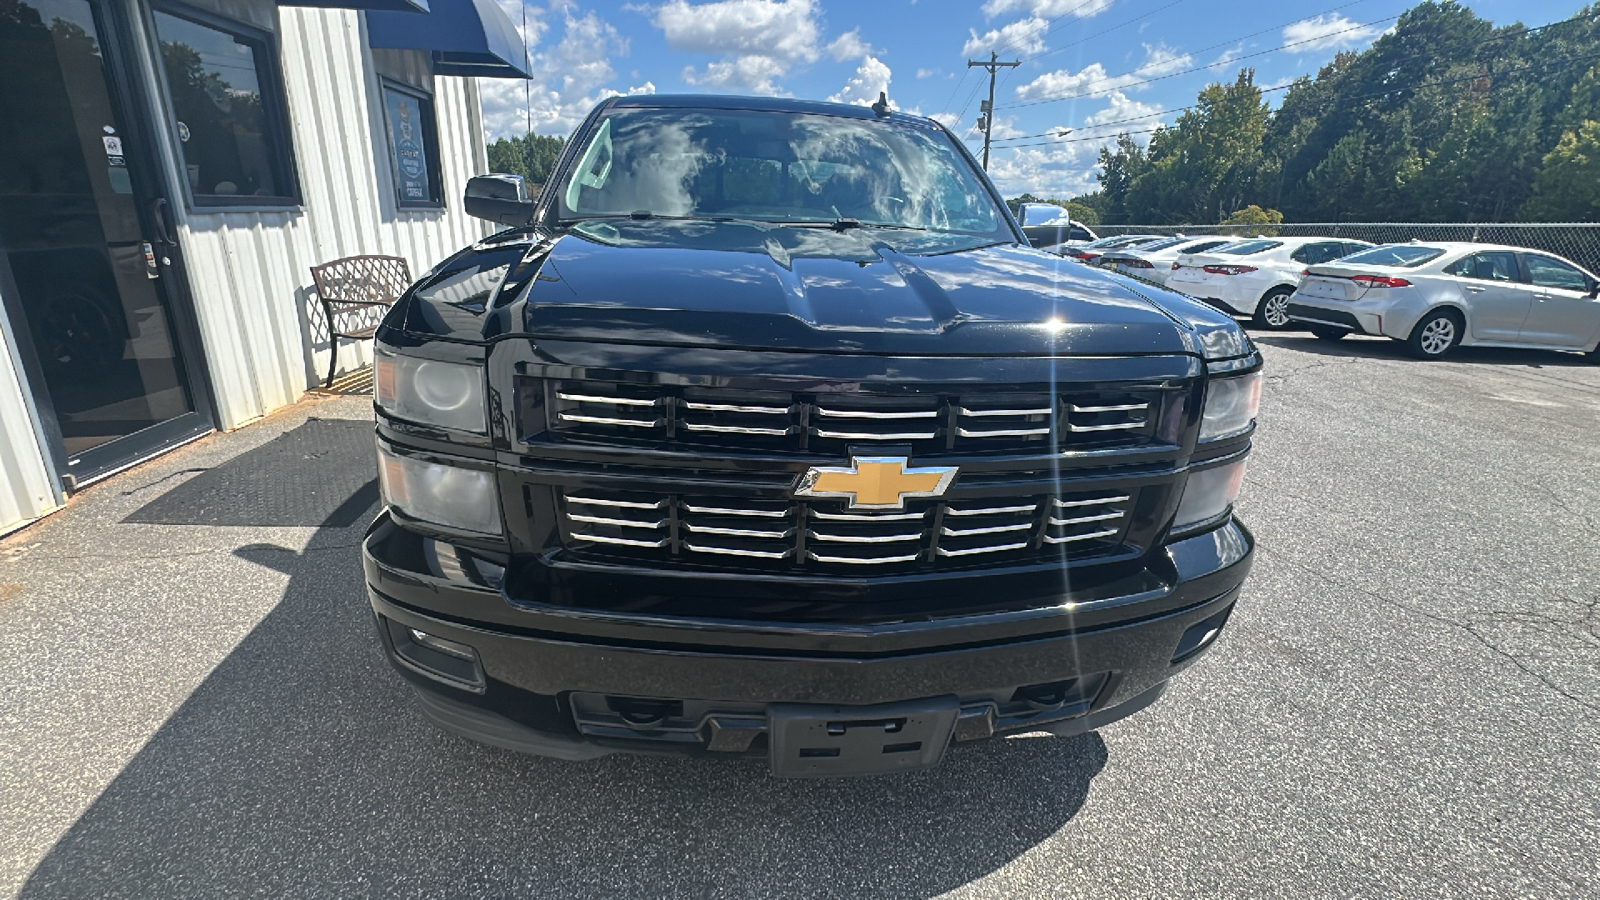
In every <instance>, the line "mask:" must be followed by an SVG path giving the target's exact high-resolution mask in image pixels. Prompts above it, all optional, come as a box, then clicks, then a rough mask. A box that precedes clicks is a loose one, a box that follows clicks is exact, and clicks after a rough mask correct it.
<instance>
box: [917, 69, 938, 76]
mask: <svg viewBox="0 0 1600 900" xmlns="http://www.w3.org/2000/svg"><path fill="white" fill-rule="evenodd" d="M937 74H939V70H938V69H918V70H917V77H918V78H932V77H933V76H935V75H937Z"/></svg>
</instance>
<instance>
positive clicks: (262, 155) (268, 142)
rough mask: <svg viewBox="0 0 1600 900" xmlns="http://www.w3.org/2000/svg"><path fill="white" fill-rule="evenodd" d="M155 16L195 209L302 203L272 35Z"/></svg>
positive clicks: (161, 12)
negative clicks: (295, 173) (200, 207)
mask: <svg viewBox="0 0 1600 900" xmlns="http://www.w3.org/2000/svg"><path fill="white" fill-rule="evenodd" d="M153 15H154V19H155V30H156V39H157V41H159V42H160V44H161V61H162V65H163V68H165V70H166V81H167V94H168V97H169V99H170V101H171V106H172V115H173V119H174V121H173V123H172V128H173V129H174V130H175V131H176V133H177V138H178V146H179V148H180V149H181V150H182V152H183V163H184V169H185V172H186V174H187V179H188V184H189V194H190V196H191V197H192V198H193V201H194V205H196V206H288V205H294V204H297V203H298V202H299V197H298V195H297V191H296V189H295V178H294V161H293V158H292V157H291V156H290V151H289V135H288V129H287V128H286V127H285V124H286V122H287V118H288V117H287V116H286V115H285V111H284V104H283V88H282V82H281V81H280V80H279V78H278V71H277V66H276V65H275V55H274V52H273V45H272V42H271V38H270V36H268V35H267V34H264V33H262V32H258V31H256V30H255V29H252V28H248V27H246V26H242V25H235V24H232V23H225V22H223V21H221V20H217V19H215V18H213V17H210V16H204V15H203V14H201V13H192V12H189V11H184V12H182V13H179V12H176V11H172V10H168V9H156V10H155V11H154V13H153ZM202 17H203V18H204V19H205V21H203V22H202V21H199V20H200V19H201V18H202Z"/></svg>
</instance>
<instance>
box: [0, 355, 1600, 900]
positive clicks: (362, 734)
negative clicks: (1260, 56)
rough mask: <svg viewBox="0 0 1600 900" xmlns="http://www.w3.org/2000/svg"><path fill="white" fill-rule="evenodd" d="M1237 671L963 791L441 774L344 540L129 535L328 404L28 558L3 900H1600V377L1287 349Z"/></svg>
mask: <svg viewBox="0 0 1600 900" xmlns="http://www.w3.org/2000/svg"><path fill="white" fill-rule="evenodd" d="M1260 343H1261V344H1262V346H1263V349H1264V352H1265V354H1266V358H1267V372H1268V379H1267V388H1266V393H1265V400H1264V404H1263V408H1262V412H1261V430H1260V432H1259V435H1258V438H1257V442H1256V451H1255V454H1254V456H1253V458H1252V462H1251V468H1250V471H1249V474H1248V479H1247V484H1248V489H1247V493H1246V495H1245V497H1244V499H1243V501H1242V503H1241V507H1242V512H1241V515H1242V517H1243V518H1244V519H1245V521H1246V522H1247V523H1248V524H1249V525H1250V526H1251V527H1252V528H1253V529H1254V530H1255V532H1256V535H1257V537H1258V538H1259V540H1260V545H1261V552H1260V554H1259V557H1258V560H1257V562H1256V568H1255V573H1254V575H1253V576H1252V578H1251V580H1250V581H1249V582H1248V583H1247V585H1246V587H1245V593H1244V599H1243V600H1242V602H1241V603H1240V606H1239V609H1238V612H1237V613H1236V614H1235V616H1234V618H1233V622H1232V625H1231V627H1230V628H1229V630H1228V632H1227V633H1226V634H1225V636H1224V638H1223V639H1222V641H1221V643H1220V645H1219V646H1218V647H1217V649H1216V650H1215V651H1214V652H1213V653H1212V654H1211V655H1210V656H1209V658H1207V659H1205V660H1203V661H1202V662H1201V663H1200V664H1198V665H1197V666H1196V667H1195V668H1193V669H1191V670H1190V671H1189V672H1188V673H1187V674H1186V675H1185V676H1184V677H1183V678H1181V679H1180V680H1179V681H1177V682H1176V683H1175V684H1174V686H1173V689H1172V690H1171V691H1170V692H1169V693H1168V694H1167V696H1166V697H1165V698H1164V699H1163V700H1162V701H1161V702H1160V703H1158V704H1157V705H1156V706H1154V707H1152V708H1151V709H1149V710H1147V711H1145V712H1143V713H1141V714H1139V715H1137V716H1135V717H1133V718H1131V719H1128V720H1126V721H1124V722H1121V723H1118V724H1116V725H1113V726H1111V727H1110V728H1108V729H1106V730H1105V731H1104V732H1102V733H1099V734H1091V735H1087V736H1082V737H1078V738H1070V739H1064V738H1053V737H1048V736H1035V737H1022V738H1015V739H1011V740H1004V741H993V742H988V743H986V744H982V745H977V746H960V747H957V748H955V749H953V750H952V751H951V752H950V753H949V754H948V755H947V756H946V758H945V761H944V764H943V765H942V766H941V767H940V768H939V769H937V770H934V771H930V772H924V773H918V774H914V775H905V776H896V777H886V778H877V779H867V780H852V781H832V782H828V781H824V782H808V781H779V780H775V779H771V778H769V777H768V776H767V774H766V771H765V768H764V767H763V766H762V765H760V764H758V763H754V762H741V761H735V762H705V761H693V760H681V759H670V758H653V757H652V758H645V757H609V758H606V759H602V760H599V761H595V762H588V763H566V762H557V761H550V760H542V759H534V758H527V757H521V756H517V755H514V754H511V753H507V752H503V751H499V750H495V749H490V748H485V747H480V746H476V745H473V744H470V743H467V742H465V741H462V740H459V739H457V738H454V737H451V736H447V735H445V734H443V733H440V732H438V731H436V730H434V728H433V727H432V726H430V725H429V724H427V723H425V722H424V721H423V720H422V719H421V718H420V716H419V715H418V714H417V713H416V711H415V710H414V709H413V706H412V700H411V697H410V695H409V693H408V691H409V689H408V688H406V687H405V686H403V684H402V682H401V681H400V679H399V678H398V677H397V676H395V675H393V674H392V673H391V672H390V671H389V670H388V668H387V665H386V664H385V663H384V662H383V660H382V658H381V656H380V654H379V651H378V647H377V644H376V642H375V640H374V639H373V635H372V633H371V630H372V626H371V623H370V618H369V615H370V614H369V612H368V608H367V605H366V601H365V599H364V596H363V590H362V581H361V569H360V564H359V559H358V556H357V549H356V547H357V544H358V541H359V538H360V534H361V530H362V527H363V525H364V524H365V523H366V521H368V520H369V519H370V515H371V514H370V512H369V513H367V514H364V515H362V516H360V517H359V520H358V521H356V522H355V523H354V524H352V525H350V526H349V527H342V528H341V527H324V528H315V527H293V526H277V527H240V526H198V525H191V526H173V525H152V524H135V523H125V522H123V519H124V518H126V517H127V516H128V515H129V514H130V513H131V512H133V511H134V510H136V509H138V508H139V507H141V506H142V505H144V504H145V503H147V502H148V501H149V500H150V499H152V498H153V497H155V496H159V495H160V494H161V493H162V492H164V491H167V490H170V489H171V488H172V487H174V486H175V485H177V484H181V483H183V482H184V481H185V480H187V479H190V478H194V477H198V476H199V474H201V473H202V472H203V471H205V470H207V469H209V468H212V467H215V466H217V465H218V464H220V463H221V462H223V461H225V460H227V459H229V458H231V457H234V456H236V455H238V454H239V453H241V452H244V451H245V450H248V449H250V448H253V447H257V446H260V445H262V444H264V443H266V442H267V441H269V440H272V439H273V438H276V437H278V436H279V435H280V434H283V433H285V432H287V431H289V430H290V429H292V428H294V427H296V426H298V425H299V424H301V422H303V421H304V420H305V418H306V417H308V416H318V417H323V418H330V417H332V418H349V419H359V418H362V417H365V416H367V415H369V413H368V407H367V406H366V404H365V401H364V400H363V399H362V398H357V397H342V398H321V399H313V400H309V401H307V402H304V403H302V404H300V405H299V406H297V407H294V408H293V409H291V410H289V411H287V412H286V413H284V414H280V415H278V416H275V417H273V418H272V419H269V420H268V421H266V422H264V423H262V424H259V425H256V426H252V427H251V428H247V429H244V430H242V431H239V432H235V433H233V434H230V435H221V436H216V437H213V438H210V439H207V440H205V441H202V442H199V443H197V444H194V445H191V446H190V447H187V448H184V449H183V450H180V451H178V452H175V453H173V454H170V455H168V456H166V457H163V458H162V459H160V460H158V461H156V462H155V463H153V464H150V465H147V466H145V467H143V468H141V469H140V470H137V471H136V472H133V473H130V474H128V475H125V476H123V477H120V478H118V479H114V480H112V481H110V482H107V483H105V484H103V485H101V486H98V487H96V488H93V489H91V490H90V491H89V492H87V493H86V494H84V495H82V496H80V497H79V498H78V500H77V501H76V502H75V503H74V504H73V505H72V506H71V507H70V508H69V509H68V510H66V511H65V512H63V513H60V514H58V515H57V516H55V517H53V518H52V519H50V520H47V521H46V522H44V523H41V524H39V525H37V526H35V527H33V528H31V529H28V530H26V531H23V532H21V533H20V534H18V535H14V536H12V537H11V538H9V539H7V540H6V541H4V542H3V543H0V891H3V892H4V893H6V894H15V895H18V896H22V897H29V898H56V897H88V896H93V897H112V896H140V897H189V896H194V897H215V896H231V895H246V894H249V895H269V896H277V897H286V896H295V897H309V896H341V897H345V896H471V895H493V896H509V895H515V896H522V897H561V898H568V897H589V896H595V897H601V896H612V897H657V896H693V897H773V896H782V897H813V896H814V897H860V896H873V897H878V896H883V897H927V896H936V895H942V894H946V893H948V894H950V895H951V896H957V897H1002V896H1004V897H1015V896H1028V897H1044V896H1049V897H1066V896H1090V897H1147V896H1163V895H1168V896H1170V895H1196V894H1206V895H1218V896H1230V897H1231V896H1250V897H1261V896H1288V897H1328V896H1371V897H1379V896H1382V897H1393V896H1544V897H1548V896H1563V897H1566V896H1570V897H1593V896H1597V895H1600V544H1597V539H1600V365H1594V364H1592V363H1589V362H1587V361H1585V360H1583V359H1582V358H1580V357H1575V356H1565V355H1558V354H1542V353H1535V352H1511V351H1474V350H1470V349H1468V350H1461V351H1459V352H1458V353H1457V354H1456V355H1455V356H1454V357H1453V358H1452V359H1450V360H1447V361H1443V362H1432V363H1423V362H1417V361H1413V360H1410V359H1408V358H1406V357H1404V356H1403V355H1402V354H1401V352H1400V351H1401V347H1400V346H1399V345H1398V344H1394V343H1392V342H1387V341H1380V340H1366V339H1351V340H1346V341H1343V342H1341V343H1339V344H1325V343H1321V342H1317V341H1315V340H1313V339H1311V338H1310V337H1309V336H1304V335H1299V334H1288V335H1282V336H1265V337H1261V338H1260Z"/></svg>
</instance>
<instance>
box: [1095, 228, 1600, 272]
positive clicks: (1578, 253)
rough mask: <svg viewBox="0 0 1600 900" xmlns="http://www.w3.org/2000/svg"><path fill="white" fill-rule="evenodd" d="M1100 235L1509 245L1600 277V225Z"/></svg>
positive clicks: (1114, 231) (1105, 232) (1105, 233)
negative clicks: (1567, 261)
mask: <svg viewBox="0 0 1600 900" xmlns="http://www.w3.org/2000/svg"><path fill="white" fill-rule="evenodd" d="M1094 230H1095V233H1096V234H1098V235H1100V236H1101V237H1112V236H1114V235H1123V234H1185V235H1204V234H1226V235H1233V236H1236V237H1254V236H1255V235H1270V236H1282V237H1333V238H1351V239H1353V240H1358V241H1366V242H1368V243H1371V244H1403V243H1405V242H1407V241H1470V242H1473V243H1484V244H1507V245H1510V246H1513V247H1527V248H1529V249H1530V250H1544V251H1546V252H1549V253H1554V254H1555V255H1557V256H1561V257H1565V258H1567V259H1570V260H1572V261H1573V262H1575V263H1577V264H1578V265H1580V266H1582V267H1584V268H1585V269H1588V270H1589V271H1590V272H1596V273H1600V223H1587V224H1584V223H1578V224H1560V225H1546V224H1516V225H1512V224H1503V223H1478V224H1471V223H1468V224H1458V223H1445V224H1433V223H1400V222H1309V223H1294V224H1283V225H1096V226H1094Z"/></svg>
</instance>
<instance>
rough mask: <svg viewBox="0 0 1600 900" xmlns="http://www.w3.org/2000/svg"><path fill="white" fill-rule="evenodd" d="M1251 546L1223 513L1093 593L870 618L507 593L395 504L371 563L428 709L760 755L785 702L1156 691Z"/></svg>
mask: <svg viewBox="0 0 1600 900" xmlns="http://www.w3.org/2000/svg"><path fill="white" fill-rule="evenodd" d="M1253 550H1254V541H1253V539H1252V538H1251V536H1250V533H1249V532H1248V531H1247V530H1246V529H1245V528H1244V527H1243V526H1242V525H1240V524H1239V523H1238V522H1237V521H1233V520H1230V521H1228V522H1227V523H1225V524H1224V525H1222V526H1220V527H1218V528H1216V529H1213V530H1212V531H1209V532H1206V533H1204V534H1200V535H1197V536H1194V537H1191V538H1188V539H1185V540H1182V541H1178V542H1175V543H1173V544H1170V545H1168V546H1167V547H1166V548H1165V551H1164V554H1163V553H1162V552H1161V551H1157V553H1156V554H1153V555H1156V556H1159V557H1160V558H1159V559H1157V560H1156V563H1154V564H1152V566H1151V568H1149V569H1146V570H1143V571H1141V572H1140V573H1138V574H1130V575H1128V576H1126V577H1125V578H1123V579H1121V580H1120V581H1117V582H1115V583H1113V584H1109V585H1101V586H1099V588H1097V589H1096V590H1093V591H1089V590H1084V591H1079V592H1074V591H1065V592H1062V593H1059V594H1057V595H1055V596H1051V597H1048V598H1039V600H1038V601H1037V602H1033V603H1029V604H1024V605H1022V606H1018V605H1016V604H1013V605H1012V606H1010V607H1008V608H1007V609H1005V610H1004V611H997V612H988V613H968V614H963V615H956V616H949V617H944V618H928V619H922V620H911V619H902V620H898V621H886V622H877V623H871V624H855V623H837V624H830V623H818V622H814V621H807V622H790V623H786V622H781V621H770V620H761V621H757V620H752V619H743V620H741V619H734V618H725V619H712V618H698V619H689V618H683V617H670V618H669V617H663V616H652V615H649V614H628V613H625V612H618V611H615V610H607V611H597V610H585V609H577V608H573V607H569V606H554V605H549V604H542V603H541V602H540V598H531V597H524V596H517V597H515V598H512V597H510V596H507V594H506V593H505V592H506V585H507V584H512V585H515V584H517V583H518V582H517V581H516V580H515V579H506V578H503V577H499V576H497V575H496V568H497V567H495V566H493V565H492V564H486V563H484V562H483V561H481V560H478V559H476V558H474V557H472V555H471V554H470V553H467V552H466V551H463V550H462V549H461V548H454V547H450V546H449V545H446V544H443V543H441V542H436V541H433V540H431V539H425V538H419V537H418V536H417V535H415V534H413V533H412V532H409V531H407V530H405V529H403V528H400V527H399V526H398V525H396V524H395V522H394V521H393V520H392V519H391V518H390V517H389V515H388V514H387V513H385V514H384V515H381V516H380V517H379V518H378V520H377V521H376V522H375V523H374V524H373V527H372V529H371V530H370V531H369V533H368V536H367V539H366V541H365V542H364V543H363V559H364V564H365V568H366V575H367V586H368V595H369V599H370V601H371V604H372V607H373V610H374V612H375V613H376V614H377V617H378V619H377V621H378V624H379V633H380V635H381V637H382V640H383V644H384V648H385V652H386V653H387V655H388V657H389V659H390V661H391V662H392V663H393V664H394V665H395V666H396V668H397V669H399V671H400V672H401V673H402V674H403V675H405V676H406V677H407V678H408V679H409V680H411V681H412V682H413V683H414V684H416V685H417V686H418V687H419V688H421V689H422V690H423V692H424V695H425V700H424V710H425V711H426V712H427V713H428V714H429V716H430V717H431V718H433V719H434V720H435V721H437V722H439V723H440V724H442V725H444V726H445V727H447V728H450V729H451V730H453V731H456V732H458V733H462V734H466V735H468V736H470V737H474V738H476V739H478V740H481V741H485V742H487V743H491V744H496V745H499V746H504V747H512V748H515V749H520V750H528V751H531V752H537V753H542V754H546V755H554V756H563V757H567V758H585V757H589V756H597V755H601V754H604V753H609V752H615V751H618V750H627V751H634V752H725V753H750V754H764V753H766V752H767V743H768V736H769V732H770V730H771V724H770V723H771V722H772V721H773V719H774V716H775V715H776V713H775V712H774V710H775V708H776V707H777V706H778V705H779V704H820V705H827V706H830V707H849V708H859V707H869V706H874V705H881V704H897V703H906V702H910V701H923V700H929V701H931V700H939V701H940V702H944V703H947V704H949V705H950V707H951V708H952V709H955V710H957V711H958V712H957V713H956V714H955V715H956V718H955V724H954V728H953V733H952V739H953V740H957V741H961V740H970V739H975V738H981V737H987V736H989V735H992V734H995V733H997V732H1007V731H1020V730H1040V729H1043V730H1051V731H1056V732H1058V733H1071V732H1072V731H1074V730H1076V731H1082V730H1086V729H1089V728H1093V727H1098V725H1100V724H1104V723H1105V722H1109V721H1112V720H1114V719H1115V718H1119V717H1120V716H1122V715H1126V714H1127V713H1128V712H1132V711H1134V710H1135V709H1138V708H1141V707H1142V706H1143V705H1146V704H1148V703H1149V702H1151V701H1152V700H1154V699H1155V697H1156V696H1158V695H1159V694H1160V692H1161V690H1162V688H1163V687H1164V685H1165V683H1166V682H1167V680H1168V679H1169V678H1171V677H1172V676H1173V675H1174V674H1176V673H1177V672H1179V671H1182V670H1183V669H1184V668H1185V667H1187V666H1188V665H1190V664H1191V663H1192V662H1193V661H1194V660H1195V659H1197V658H1198V657H1199V656H1200V655H1203V653H1204V652H1205V651H1206V650H1207V649H1209V647H1210V646H1211V645H1212V643H1213V641H1214V638H1215V636H1216V634H1217V633H1218V632H1219V631H1220V630H1221V628H1222V627H1223V626H1224V625H1225V624H1226V621H1227V617H1228V615H1229V613H1230V612H1231V610H1232V607H1233V603H1234V601H1235V599H1236V598H1237V594H1238V589H1239V586H1240V584H1241V583H1242V581H1243V580H1244V577H1245V575H1246V574H1247V572H1248V570H1249V568H1250V564H1251V559H1252V554H1253ZM413 629H415V631H417V632H422V633H423V634H424V635H427V636H431V637H433V638H436V639H442V640H444V641H446V642H451V643H453V644H455V645H461V646H464V647H468V648H471V656H472V657H473V658H474V662H473V663H472V664H473V665H475V666H476V667H477V670H476V672H472V673H467V674H460V673H456V675H452V674H451V672H450V671H449V670H448V669H446V670H445V671H443V672H441V671H439V670H437V669H435V668H434V667H431V666H430V665H429V664H428V655H427V654H426V653H417V652H408V648H409V647H410V646H411V645H410V643H409V642H410V638H409V637H408V636H409V635H411V634H413V633H414V632H413V631H412V630H413ZM413 649H414V648H413ZM941 749H942V748H941Z"/></svg>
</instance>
